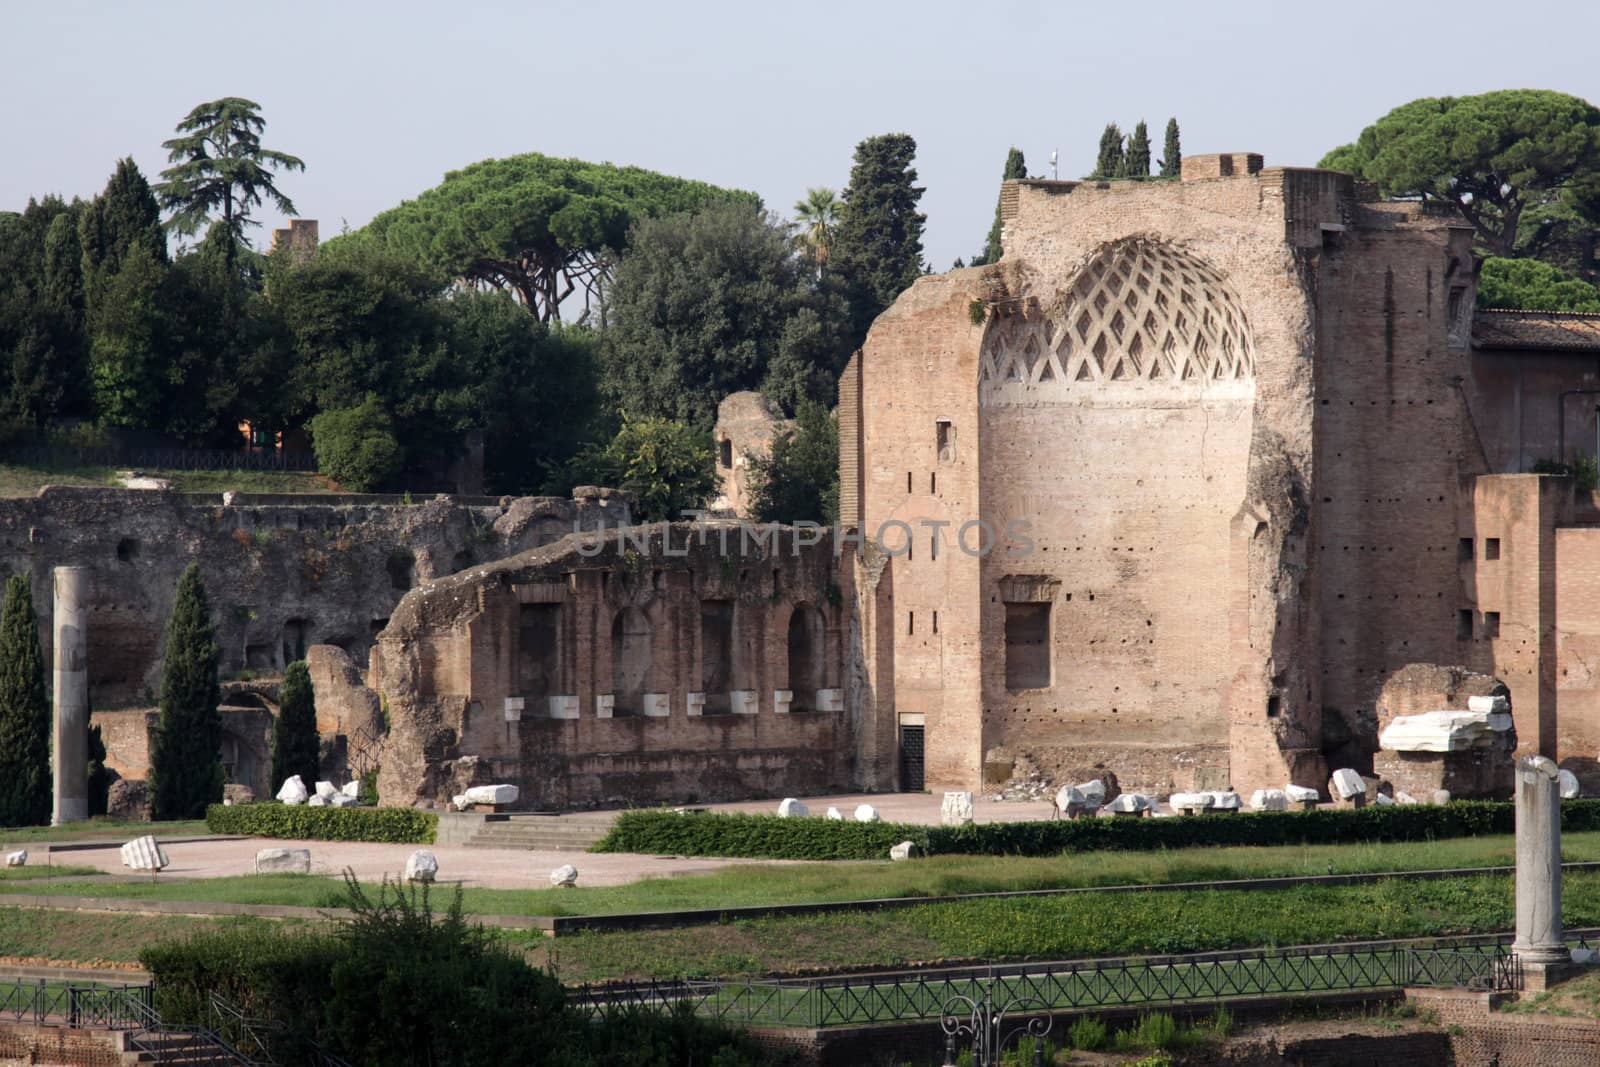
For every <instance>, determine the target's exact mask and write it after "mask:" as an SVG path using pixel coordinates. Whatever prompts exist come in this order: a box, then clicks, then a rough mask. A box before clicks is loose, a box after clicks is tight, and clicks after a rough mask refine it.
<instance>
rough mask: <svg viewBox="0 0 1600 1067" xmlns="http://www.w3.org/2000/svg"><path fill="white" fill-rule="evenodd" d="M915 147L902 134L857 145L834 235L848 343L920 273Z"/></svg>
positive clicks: (855, 343) (923, 219)
mask: <svg viewBox="0 0 1600 1067" xmlns="http://www.w3.org/2000/svg"><path fill="white" fill-rule="evenodd" d="M916 155H917V142H916V141H915V140H913V139H912V138H911V137H910V135H908V134H904V133H886V134H880V135H879V136H877V137H868V138H867V139H866V140H864V141H862V142H861V143H860V144H858V145H857V146H856V153H855V164H854V166H852V167H851V168H850V184H849V185H847V186H845V190H844V207H843V208H842V209H841V211H840V213H839V227H838V230H837V231H836V232H835V234H834V243H833V253H832V261H833V269H834V272H835V275H836V276H837V277H838V278H839V279H840V280H841V282H842V283H843V291H844V296H845V300H846V302H847V304H848V307H849V315H850V320H849V321H850V328H851V335H852V343H851V344H850V345H848V346H847V347H849V348H854V347H856V346H858V345H859V344H860V343H861V342H862V341H863V340H865V338H866V336H867V329H868V328H869V327H870V326H871V325H872V320H873V319H875V318H877V317H878V315H879V314H880V313H881V312H882V311H883V310H884V309H885V308H887V307H888V306H889V305H890V304H892V303H894V299H895V297H897V296H899V295H900V294H901V293H902V292H904V291H905V290H906V289H908V288H910V286H911V283H912V282H914V281H916V280H917V278H919V277H920V276H921V275H922V273H923V269H924V268H923V261H922V227H923V225H924V224H925V223H926V222H927V216H926V215H924V214H922V213H921V212H920V211H918V210H917V201H919V200H921V199H922V193H923V190H922V187H921V186H919V185H917V184H916V182H917V172H916V170H915V169H913V168H912V166H911V164H912V162H913V161H914V160H915V159H916Z"/></svg>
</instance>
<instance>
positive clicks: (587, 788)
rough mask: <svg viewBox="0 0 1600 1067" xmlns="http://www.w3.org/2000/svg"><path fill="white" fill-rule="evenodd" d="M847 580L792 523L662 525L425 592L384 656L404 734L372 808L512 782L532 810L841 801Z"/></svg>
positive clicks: (590, 539) (844, 565)
mask: <svg viewBox="0 0 1600 1067" xmlns="http://www.w3.org/2000/svg"><path fill="white" fill-rule="evenodd" d="M724 536H725V537H726V542H724V540H723V538H724ZM669 537H670V540H668V538H669ZM852 573H853V564H852V561H851V559H850V558H848V557H844V558H836V557H835V555H834V548H833V545H832V543H831V540H829V541H822V542H817V541H816V539H815V538H814V537H812V536H811V535H809V534H802V533H799V532H797V531H794V530H792V529H789V528H783V530H782V531H781V532H780V533H779V534H778V535H777V536H776V540H773V539H772V536H771V535H770V534H768V533H767V532H766V531H763V532H762V540H761V541H760V543H757V541H756V539H755V538H754V537H750V538H746V537H745V536H743V535H742V534H741V530H740V527H738V526H737V525H733V524H727V525H712V526H707V527H697V526H691V525H687V524H677V525H671V526H668V525H665V524H658V525H655V526H651V527H644V528H638V529H635V530H632V531H625V532H619V531H617V530H608V531H606V532H605V533H604V534H603V535H600V534H590V535H583V536H582V537H581V538H569V539H565V540H563V541H562V542H560V543H559V544H556V545H552V546H549V547H547V548H543V549H536V550H533V551H531V552H527V553H524V554H522V555H519V556H516V557H513V558H510V559H507V560H502V561H500V562H498V563H496V564H492V565H489V566H485V567H480V568H476V569H474V570H472V571H470V572H468V573H465V574H459V575H454V576H451V577H449V578H445V579H442V580H439V581H436V582H433V583H430V584H428V585H427V586H424V587H422V588H419V589H417V590H415V591H414V592H412V593H410V594H408V595H407V596H406V598H405V599H404V600H403V601H402V602H401V604H400V606H399V607H398V608H397V609H396V611H395V614H394V616H393V618H392V620H391V622H390V625H389V627H388V628H387V629H385V630H384V632H383V633H382V634H381V635H380V636H379V638H378V641H377V645H376V647H375V649H374V652H373V655H372V665H371V671H370V673H369V678H370V681H371V684H372V685H373V687H374V688H375V689H376V690H378V692H380V693H381V694H382V695H383V697H384V698H385V699H386V701H387V703H388V708H389V717H390V722H391V729H390V733H389V736H388V739H387V742H386V745H385V748H384V754H383V758H382V769H381V773H380V778H379V785H378V791H379V795H380V796H381V797H382V798H383V802H384V803H387V804H409V803H414V802H417V801H422V802H429V803H439V802H443V801H447V800H448V799H449V797H450V796H451V795H452V792H453V791H459V789H460V788H461V787H462V786H464V785H468V784H481V783H483V782H501V781H504V782H511V783H514V784H516V785H518V786H519V787H520V788H521V790H522V799H521V801H520V802H519V804H520V805H521V806H524V807H531V808H539V807H559V808H567V807H588V806H616V805H629V804H643V803H657V802H678V803H682V802H685V801H692V800H701V801H703V800H714V799H715V800H721V799H733V798H740V797H752V796H776V795H783V794H785V793H816V792H821V791H827V790H830V789H842V788H847V787H849V786H851V785H852V784H853V782H854V781H855V780H856V778H855V773H856V772H855V765H854V748H853V739H852V735H851V730H850V724H851V722H852V713H851V711H850V708H851V706H852V696H851V694H852V690H853V683H852V678H853V677H854V676H855V675H856V673H857V671H858V668H857V667H856V666H854V665H853V664H852V660H853V659H854V657H855V656H856V655H857V653H856V652H855V651H854V650H853V649H852V647H851V638H850V634H851V632H852V625H851V620H850V619H849V605H851V604H852V603H853V601H854V593H853V588H852V584H853V582H852Z"/></svg>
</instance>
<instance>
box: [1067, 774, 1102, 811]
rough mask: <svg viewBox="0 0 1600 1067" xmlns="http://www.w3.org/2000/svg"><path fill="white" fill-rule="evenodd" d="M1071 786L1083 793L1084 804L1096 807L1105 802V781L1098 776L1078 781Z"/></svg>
mask: <svg viewBox="0 0 1600 1067" xmlns="http://www.w3.org/2000/svg"><path fill="white" fill-rule="evenodd" d="M1073 788H1074V789H1076V790H1077V791H1078V792H1080V793H1082V794H1083V799H1084V803H1086V804H1090V805H1092V806H1094V807H1097V808H1098V807H1100V806H1101V805H1102V804H1104V803H1105V802H1106V783H1105V782H1104V781H1102V780H1101V779H1099V778H1093V779H1090V780H1089V781H1087V782H1079V783H1078V784H1077V785H1075V786H1073Z"/></svg>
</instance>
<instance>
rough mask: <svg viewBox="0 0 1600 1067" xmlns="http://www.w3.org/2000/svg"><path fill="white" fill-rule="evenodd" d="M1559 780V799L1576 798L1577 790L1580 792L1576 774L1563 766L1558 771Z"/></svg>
mask: <svg viewBox="0 0 1600 1067" xmlns="http://www.w3.org/2000/svg"><path fill="white" fill-rule="evenodd" d="M1560 782H1561V799H1562V800H1576V799H1577V796H1578V794H1579V792H1581V790H1580V789H1579V787H1578V776H1577V775H1575V774H1573V773H1572V772H1571V771H1569V770H1567V769H1566V768H1565V767H1563V768H1562V769H1561V773H1560Z"/></svg>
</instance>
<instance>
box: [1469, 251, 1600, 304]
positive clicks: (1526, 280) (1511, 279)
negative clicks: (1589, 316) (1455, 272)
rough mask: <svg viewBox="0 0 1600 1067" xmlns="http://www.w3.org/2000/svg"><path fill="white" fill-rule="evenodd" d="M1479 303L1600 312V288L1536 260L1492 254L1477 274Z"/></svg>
mask: <svg viewBox="0 0 1600 1067" xmlns="http://www.w3.org/2000/svg"><path fill="white" fill-rule="evenodd" d="M1478 306H1479V307H1483V308H1511V309H1513V310H1522V311H1586V312H1595V313H1600V289H1597V288H1595V287H1594V286H1592V285H1590V284H1589V283H1588V282H1586V281H1583V280H1581V279H1578V278H1569V277H1567V276H1566V275H1565V274H1563V273H1561V272H1560V271H1559V270H1557V269H1556V268H1555V267H1552V266H1551V265H1550V264H1548V263H1543V262H1540V261H1539V260H1537V259H1501V258H1498V257H1495V256H1491V257H1489V258H1488V259H1486V260H1484V261H1483V269H1482V271H1481V272H1480V273H1479V275H1478Z"/></svg>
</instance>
